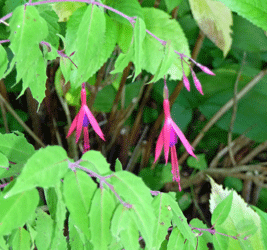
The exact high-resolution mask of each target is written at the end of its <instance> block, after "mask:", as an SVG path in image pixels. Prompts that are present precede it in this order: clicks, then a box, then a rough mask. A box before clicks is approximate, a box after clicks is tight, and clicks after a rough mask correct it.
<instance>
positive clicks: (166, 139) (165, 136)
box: [163, 119, 171, 164]
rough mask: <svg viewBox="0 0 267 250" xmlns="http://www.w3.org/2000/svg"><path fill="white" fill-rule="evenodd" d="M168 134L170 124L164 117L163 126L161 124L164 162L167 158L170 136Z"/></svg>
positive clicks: (169, 132)
mask: <svg viewBox="0 0 267 250" xmlns="http://www.w3.org/2000/svg"><path fill="white" fill-rule="evenodd" d="M170 134H171V124H170V123H169V119H166V120H165V123H164V126H163V144H164V156H165V164H167V162H168V158H169V150H170V136H171V135H170Z"/></svg>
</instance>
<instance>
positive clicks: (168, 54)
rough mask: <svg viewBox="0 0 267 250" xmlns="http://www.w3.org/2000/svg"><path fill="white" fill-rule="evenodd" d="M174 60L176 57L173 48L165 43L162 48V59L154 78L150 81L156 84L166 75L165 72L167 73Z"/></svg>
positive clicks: (168, 43)
mask: <svg viewBox="0 0 267 250" xmlns="http://www.w3.org/2000/svg"><path fill="white" fill-rule="evenodd" d="M174 60H176V56H175V53H174V50H173V47H172V46H171V44H170V42H167V44H166V46H164V52H163V57H162V59H161V63H160V64H159V67H158V69H157V71H156V73H155V75H154V78H153V79H152V80H151V81H153V82H157V81H158V80H159V79H160V78H162V77H163V76H164V75H166V72H168V70H169V68H170V67H171V65H172V64H173V61H174Z"/></svg>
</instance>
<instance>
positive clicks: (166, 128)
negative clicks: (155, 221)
mask: <svg viewBox="0 0 267 250" xmlns="http://www.w3.org/2000/svg"><path fill="white" fill-rule="evenodd" d="M164 80H165V79H164ZM163 93H164V94H163V95H164V100H163V109H164V115H165V122H164V125H163V128H162V130H161V132H160V135H159V138H158V141H157V144H156V152H155V161H154V162H156V161H157V160H158V158H159V156H160V154H161V151H162V148H163V146H164V156H165V164H167V162H168V158H169V150H170V149H171V164H172V174H173V180H174V181H176V182H177V183H178V187H179V191H181V184H180V174H179V166H178V159H177V153H176V147H175V144H176V143H177V137H179V139H180V140H181V142H182V143H183V145H184V147H185V149H186V150H187V152H188V153H189V154H190V155H192V156H193V157H195V158H196V156H195V154H194V152H193V150H194V149H193V147H192V146H191V145H190V143H189V142H188V140H187V139H186V137H185V135H184V134H183V132H182V131H181V130H180V129H179V127H178V126H177V125H176V124H175V122H174V121H173V120H172V118H171V114H170V103H169V99H168V88H167V85H166V81H165V86H164V92H163Z"/></svg>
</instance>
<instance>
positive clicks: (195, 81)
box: [192, 70, 204, 95]
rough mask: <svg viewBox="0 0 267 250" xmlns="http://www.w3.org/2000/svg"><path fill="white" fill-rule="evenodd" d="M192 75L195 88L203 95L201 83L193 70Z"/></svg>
mask: <svg viewBox="0 0 267 250" xmlns="http://www.w3.org/2000/svg"><path fill="white" fill-rule="evenodd" d="M192 76H193V80H194V83H195V86H196V88H197V90H198V91H199V93H200V94H201V95H204V93H203V90H202V86H201V83H200V81H199V80H198V79H197V76H196V74H195V72H194V71H193V70H192Z"/></svg>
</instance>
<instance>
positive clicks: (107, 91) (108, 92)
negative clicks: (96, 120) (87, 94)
mask: <svg viewBox="0 0 267 250" xmlns="http://www.w3.org/2000/svg"><path fill="white" fill-rule="evenodd" d="M116 93H117V92H116V90H115V89H114V87H113V86H112V85H107V86H105V87H104V88H103V89H101V90H100V91H98V92H97V96H96V99H95V101H94V109H95V110H96V111H98V112H107V113H108V112H110V111H111V109H112V106H113V102H114V100H115V97H116Z"/></svg>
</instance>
